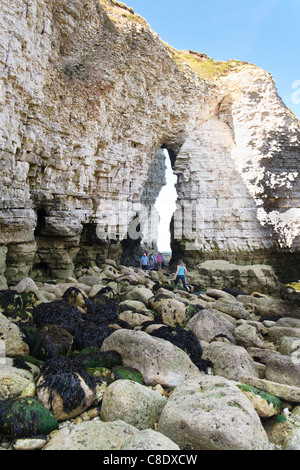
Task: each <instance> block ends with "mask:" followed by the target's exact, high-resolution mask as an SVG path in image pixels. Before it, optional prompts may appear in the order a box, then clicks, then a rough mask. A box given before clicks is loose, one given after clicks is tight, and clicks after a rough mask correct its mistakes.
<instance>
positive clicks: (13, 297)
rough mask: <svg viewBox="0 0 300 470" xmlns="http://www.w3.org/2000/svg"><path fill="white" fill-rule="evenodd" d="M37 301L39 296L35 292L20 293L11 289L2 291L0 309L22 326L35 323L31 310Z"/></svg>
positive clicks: (0, 293) (0, 292)
mask: <svg viewBox="0 0 300 470" xmlns="http://www.w3.org/2000/svg"><path fill="white" fill-rule="evenodd" d="M36 302H37V296H36V294H35V293H34V292H27V291H26V292H23V293H21V294H19V293H18V292H17V291H15V290H9V289H8V290H2V291H0V311H1V312H2V313H3V315H5V316H6V317H8V318H10V320H12V321H13V322H14V323H18V324H19V325H20V326H21V325H23V326H26V325H33V320H32V316H31V310H32V308H33V307H34V306H35V305H36Z"/></svg>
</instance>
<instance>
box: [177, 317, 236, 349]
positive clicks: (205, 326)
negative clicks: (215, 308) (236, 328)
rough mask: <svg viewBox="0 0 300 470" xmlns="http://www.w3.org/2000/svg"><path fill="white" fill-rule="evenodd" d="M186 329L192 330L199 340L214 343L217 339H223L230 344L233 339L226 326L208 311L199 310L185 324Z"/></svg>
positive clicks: (233, 341)
mask: <svg viewBox="0 0 300 470" xmlns="http://www.w3.org/2000/svg"><path fill="white" fill-rule="evenodd" d="M186 328H187V329H189V330H192V331H193V332H194V333H195V335H196V336H197V338H198V339H199V340H204V341H207V342H208V343H210V342H212V341H214V339H215V338H217V337H225V338H227V339H228V340H229V341H230V342H231V343H235V338H234V336H233V335H232V333H231V332H230V331H229V330H228V328H227V326H226V324H225V323H224V322H222V321H221V320H220V319H219V318H218V317H217V316H216V315H214V314H213V313H212V312H211V311H209V310H201V311H200V312H198V313H196V315H194V316H193V318H192V319H191V320H190V321H189V322H188V323H187V325H186Z"/></svg>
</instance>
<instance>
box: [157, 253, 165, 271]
mask: <svg viewBox="0 0 300 470" xmlns="http://www.w3.org/2000/svg"><path fill="white" fill-rule="evenodd" d="M156 261H157V269H161V267H162V262H163V257H162V254H161V253H158V255H157V258H156Z"/></svg>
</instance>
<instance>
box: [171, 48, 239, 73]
mask: <svg viewBox="0 0 300 470" xmlns="http://www.w3.org/2000/svg"><path fill="white" fill-rule="evenodd" d="M165 46H166V48H167V49H168V50H169V51H170V52H171V54H172V55H173V58H174V60H175V62H176V63H177V65H178V66H179V67H180V68H184V66H185V65H186V64H187V65H188V66H189V67H190V68H191V69H192V70H193V71H194V72H195V73H196V74H197V75H198V76H199V77H200V78H202V79H203V80H209V81H212V80H214V79H216V78H220V77H223V76H225V75H228V73H230V72H234V71H237V70H238V69H240V68H241V67H243V66H244V65H247V62H244V61H240V60H233V59H231V60H227V61H216V60H214V59H212V58H210V57H208V56H207V55H206V54H203V53H200V52H195V51H178V50H176V49H174V48H173V47H171V46H169V45H168V44H165Z"/></svg>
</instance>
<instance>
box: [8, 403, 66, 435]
mask: <svg viewBox="0 0 300 470" xmlns="http://www.w3.org/2000/svg"><path fill="white" fill-rule="evenodd" d="M56 429H58V423H57V421H56V419H55V418H54V417H53V416H52V415H51V413H50V412H49V410H48V409H47V408H45V406H44V405H43V404H42V403H41V402H40V400H38V399H37V398H32V397H30V398H28V397H25V398H12V399H8V400H4V401H2V402H0V434H1V435H4V436H11V437H14V438H22V437H33V436H38V435H47V434H50V433H51V432H52V431H54V430H56Z"/></svg>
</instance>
